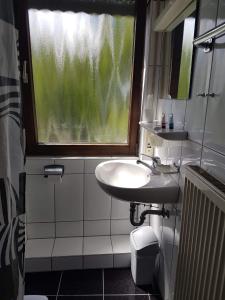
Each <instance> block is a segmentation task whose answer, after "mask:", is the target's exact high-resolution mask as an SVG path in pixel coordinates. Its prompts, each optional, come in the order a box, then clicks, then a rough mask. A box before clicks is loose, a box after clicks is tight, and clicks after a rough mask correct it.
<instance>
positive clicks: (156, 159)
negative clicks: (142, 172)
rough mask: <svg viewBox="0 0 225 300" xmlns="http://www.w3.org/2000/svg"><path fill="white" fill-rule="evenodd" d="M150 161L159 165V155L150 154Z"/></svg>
mask: <svg viewBox="0 0 225 300" xmlns="http://www.w3.org/2000/svg"><path fill="white" fill-rule="evenodd" d="M152 161H153V163H154V164H156V165H157V166H159V165H161V159H160V157H159V156H152Z"/></svg>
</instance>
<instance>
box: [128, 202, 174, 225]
mask: <svg viewBox="0 0 225 300" xmlns="http://www.w3.org/2000/svg"><path fill="white" fill-rule="evenodd" d="M137 206H139V203H135V202H132V203H130V223H131V224H132V225H133V226H141V225H142V224H144V221H145V218H146V215H157V216H162V217H163V218H165V217H167V218H169V216H170V213H169V211H168V210H166V209H165V208H164V204H163V207H162V209H161V210H153V209H146V210H144V211H143V212H142V213H141V215H140V219H139V221H138V222H136V221H135V213H136V207H137ZM151 206H152V205H150V208H151Z"/></svg>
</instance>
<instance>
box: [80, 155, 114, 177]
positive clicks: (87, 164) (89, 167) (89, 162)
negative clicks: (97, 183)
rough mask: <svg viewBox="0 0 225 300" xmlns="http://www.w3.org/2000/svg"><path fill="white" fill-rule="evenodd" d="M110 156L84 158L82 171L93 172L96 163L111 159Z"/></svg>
mask: <svg viewBox="0 0 225 300" xmlns="http://www.w3.org/2000/svg"><path fill="white" fill-rule="evenodd" d="M111 159H112V158H111V157H104V158H98V159H97V158H86V159H85V161H84V172H85V173H86V174H94V173H95V168H96V167H97V165H98V164H100V163H101V162H103V161H107V160H111Z"/></svg>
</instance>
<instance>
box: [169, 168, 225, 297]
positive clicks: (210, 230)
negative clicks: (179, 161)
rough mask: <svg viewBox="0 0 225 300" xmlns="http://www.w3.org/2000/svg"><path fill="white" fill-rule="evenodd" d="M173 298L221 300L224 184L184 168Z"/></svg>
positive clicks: (223, 286) (224, 247)
mask: <svg viewBox="0 0 225 300" xmlns="http://www.w3.org/2000/svg"><path fill="white" fill-rule="evenodd" d="M174 300H225V185H224V184H222V183H221V182H219V181H218V180H216V179H215V178H214V177H212V176H211V175H209V174H208V173H207V172H205V171H204V170H203V169H201V168H200V167H198V166H188V167H187V168H186V176H185V187H184V197H183V209H182V221H181V233H180V245H179V254H178V263H177V271H176V283H175V295H174Z"/></svg>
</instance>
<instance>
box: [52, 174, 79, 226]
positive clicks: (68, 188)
mask: <svg viewBox="0 0 225 300" xmlns="http://www.w3.org/2000/svg"><path fill="white" fill-rule="evenodd" d="M55 205H56V209H55V210H56V221H80V220H82V219H83V175H78V174H73V175H64V176H63V178H62V183H61V184H60V183H58V184H56V185H55Z"/></svg>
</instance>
